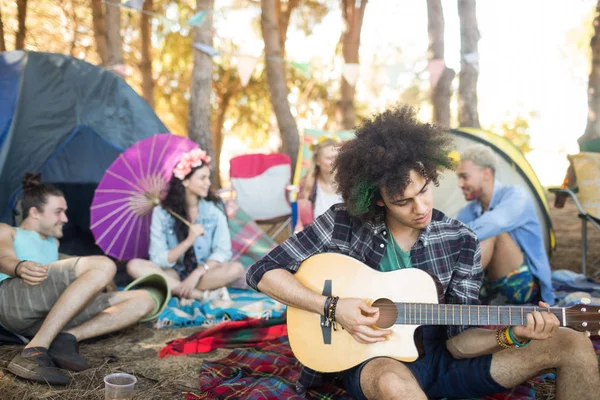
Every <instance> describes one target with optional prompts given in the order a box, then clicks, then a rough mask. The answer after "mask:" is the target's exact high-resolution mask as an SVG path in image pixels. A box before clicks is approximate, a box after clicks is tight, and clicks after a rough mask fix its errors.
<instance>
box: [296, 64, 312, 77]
mask: <svg viewBox="0 0 600 400" xmlns="http://www.w3.org/2000/svg"><path fill="white" fill-rule="evenodd" d="M291 64H292V67H294V68H295V69H297V70H298V71H299V72H301V73H302V75H304V76H305V77H306V78H307V79H310V77H311V76H312V73H311V72H310V64H309V63H300V62H296V61H292V62H291Z"/></svg>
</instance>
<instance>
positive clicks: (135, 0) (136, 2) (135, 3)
mask: <svg viewBox="0 0 600 400" xmlns="http://www.w3.org/2000/svg"><path fill="white" fill-rule="evenodd" d="M144 1H146V0H127V1H126V2H125V3H124V4H123V7H127V8H133V9H135V10H138V11H142V8H143V7H144Z"/></svg>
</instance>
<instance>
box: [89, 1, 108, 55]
mask: <svg viewBox="0 0 600 400" xmlns="http://www.w3.org/2000/svg"><path fill="white" fill-rule="evenodd" d="M90 5H91V7H92V25H93V28H94V39H95V40H96V51H97V52H98V57H100V62H101V64H102V65H104V66H106V65H108V48H107V44H106V22H105V21H104V12H103V11H102V2H101V0H90Z"/></svg>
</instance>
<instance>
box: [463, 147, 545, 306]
mask: <svg viewBox="0 0 600 400" xmlns="http://www.w3.org/2000/svg"><path fill="white" fill-rule="evenodd" d="M495 171H496V155H495V154H494V152H493V151H492V149H490V148H489V147H488V146H485V145H483V144H476V145H473V146H470V147H468V148H466V149H465V150H464V151H463V152H462V154H461V156H460V164H459V166H458V170H457V173H458V184H459V186H460V188H461V189H462V191H463V194H464V196H465V199H466V200H467V201H469V203H468V204H467V205H466V206H464V207H463V208H462V209H461V210H460V211H459V213H458V216H457V219H458V220H459V221H461V222H463V223H464V224H466V225H467V226H468V227H469V228H471V229H472V230H473V231H474V232H475V234H476V235H477V238H478V239H479V241H480V246H481V266H482V267H483V268H484V270H485V273H484V277H483V285H482V288H481V298H482V300H484V301H486V302H487V301H490V300H492V299H493V298H494V297H495V296H497V295H499V294H500V295H502V296H503V297H505V298H506V300H505V301H507V302H508V303H515V304H524V303H532V302H535V301H537V300H540V299H541V300H543V301H545V302H547V303H549V304H554V293H553V292H552V281H551V271H550V262H549V261H548V255H547V254H546V247H545V245H544V239H543V236H542V226H541V224H540V221H539V219H538V215H537V212H536V207H535V204H534V203H533V199H532V198H531V196H529V194H528V193H527V191H526V190H525V188H523V187H521V186H519V185H503V184H502V183H501V182H500V181H499V180H497V179H495ZM503 300H504V299H503Z"/></svg>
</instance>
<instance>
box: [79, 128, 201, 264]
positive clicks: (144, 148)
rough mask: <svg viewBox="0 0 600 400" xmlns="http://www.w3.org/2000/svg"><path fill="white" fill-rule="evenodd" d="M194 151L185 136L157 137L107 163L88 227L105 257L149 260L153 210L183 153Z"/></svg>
mask: <svg viewBox="0 0 600 400" xmlns="http://www.w3.org/2000/svg"><path fill="white" fill-rule="evenodd" d="M197 147H198V145H197V144H196V143H194V142H192V141H191V140H189V139H187V138H185V137H181V136H176V135H172V134H170V133H164V134H158V135H154V136H151V137H149V138H146V139H144V140H141V141H139V142H137V143H135V144H134V145H133V146H131V147H129V148H128V149H127V150H125V151H124V152H123V153H121V154H120V155H119V157H118V158H117V159H116V160H115V161H114V162H113V163H112V164H111V166H110V167H109V168H108V169H107V170H106V173H105V174H104V176H103V177H102V180H101V181H100V183H99V184H98V187H97V188H96V192H95V193H94V200H93V201H92V205H91V207H90V228H91V230H92V233H93V234H94V238H95V239H96V244H97V245H98V246H99V247H100V248H101V249H102V250H104V252H105V253H106V254H108V255H111V256H113V257H115V258H117V259H119V260H130V259H132V258H138V257H141V258H145V257H147V256H148V244H149V240H150V220H151V216H152V209H153V208H154V207H155V206H156V205H158V204H160V201H161V199H162V198H163V197H164V195H165V194H166V189H167V186H168V182H169V180H170V179H171V175H172V172H173V168H175V165H176V164H177V163H178V161H179V159H180V158H181V156H182V154H183V153H185V152H188V151H190V150H192V149H194V148H197ZM177 217H179V216H177Z"/></svg>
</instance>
